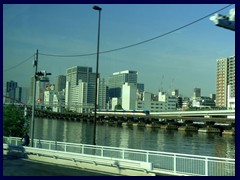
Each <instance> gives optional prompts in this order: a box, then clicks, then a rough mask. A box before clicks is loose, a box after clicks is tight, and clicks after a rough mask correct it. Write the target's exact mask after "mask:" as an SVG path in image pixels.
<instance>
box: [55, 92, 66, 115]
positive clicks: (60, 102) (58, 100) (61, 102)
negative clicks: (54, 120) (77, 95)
mask: <svg viewBox="0 0 240 180" xmlns="http://www.w3.org/2000/svg"><path fill="white" fill-rule="evenodd" d="M64 109H65V90H64V89H63V90H62V91H59V92H56V93H54V95H53V107H52V111H53V112H63V111H64Z"/></svg>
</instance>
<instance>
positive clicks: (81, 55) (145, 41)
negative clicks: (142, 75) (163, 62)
mask: <svg viewBox="0 0 240 180" xmlns="http://www.w3.org/2000/svg"><path fill="white" fill-rule="evenodd" d="M232 5H233V4H229V5H227V6H225V7H223V8H221V9H219V10H217V11H214V12H212V13H210V14H208V15H206V16H203V17H202V18H199V19H197V20H195V21H193V22H190V23H188V24H186V25H183V26H181V27H179V28H176V29H174V30H172V31H169V32H167V33H164V34H161V35H159V36H156V37H153V38H150V39H147V40H144V41H141V42H138V43H135V44H131V45H127V46H123V47H120V48H116V49H111V50H107V51H102V52H99V54H104V53H110V52H114V51H119V50H123V49H127V48H131V47H134V46H138V45H140V44H144V43H147V42H150V41H153V40H155V39H158V38H161V37H164V36H166V35H169V34H172V33H174V32H176V31H179V30H181V29H183V28H186V27H188V26H190V25H193V24H195V23H197V22H199V21H201V20H203V19H206V18H208V17H209V16H211V15H213V14H215V13H217V12H219V11H222V10H224V9H226V8H228V7H230V6H232ZM39 55H43V56H52V57H83V56H92V55H96V53H87V54H80V55H56V54H46V53H39Z"/></svg>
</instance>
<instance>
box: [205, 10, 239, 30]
mask: <svg viewBox="0 0 240 180" xmlns="http://www.w3.org/2000/svg"><path fill="white" fill-rule="evenodd" d="M210 20H211V21H213V22H214V23H215V25H216V26H219V27H222V28H226V29H229V30H232V31H235V9H234V8H233V9H230V11H229V15H221V14H218V13H217V14H214V15H213V16H211V17H210Z"/></svg>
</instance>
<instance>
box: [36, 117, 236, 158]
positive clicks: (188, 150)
mask: <svg viewBox="0 0 240 180" xmlns="http://www.w3.org/2000/svg"><path fill="white" fill-rule="evenodd" d="M96 134H97V136H96V142H97V145H103V146H113V147H123V148H134V149H145V150H153V151H165V152H175V153H184V154H195V155H206V156H216V157H228V158H235V137H234V136H220V135H219V134H216V133H198V132H189V131H176V130H165V129H160V128H147V127H146V128H139V127H136V126H134V127H127V126H120V127H117V126H110V125H108V124H103V125H97V131H96ZM34 137H35V138H37V139H46V140H53V141H64V142H72V143H83V144H92V142H93V123H90V122H76V121H64V120H55V119H40V118H37V119H36V120H35V136H34Z"/></svg>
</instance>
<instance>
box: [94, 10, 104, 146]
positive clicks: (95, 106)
mask: <svg viewBox="0 0 240 180" xmlns="http://www.w3.org/2000/svg"><path fill="white" fill-rule="evenodd" d="M93 9H94V10H97V11H98V12H99V16H98V41H97V62H96V82H95V103H94V126H93V145H96V123H97V99H98V97H97V85H98V61H99V42H100V22H101V10H102V8H100V7H98V6H93Z"/></svg>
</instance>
